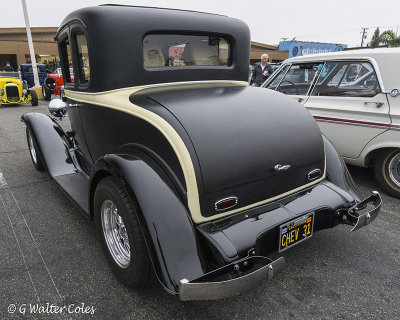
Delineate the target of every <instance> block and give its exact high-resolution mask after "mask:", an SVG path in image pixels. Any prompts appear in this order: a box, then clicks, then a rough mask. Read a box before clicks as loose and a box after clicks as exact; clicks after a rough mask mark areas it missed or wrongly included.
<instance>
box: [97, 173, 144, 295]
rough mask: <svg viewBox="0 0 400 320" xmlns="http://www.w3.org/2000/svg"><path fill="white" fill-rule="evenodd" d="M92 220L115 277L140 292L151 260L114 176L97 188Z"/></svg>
mask: <svg viewBox="0 0 400 320" xmlns="http://www.w3.org/2000/svg"><path fill="white" fill-rule="evenodd" d="M94 218H95V222H96V228H97V231H98V233H99V236H100V240H101V245H102V247H103V250H104V253H105V255H106V257H107V260H108V262H109V264H110V266H111V268H112V269H113V271H114V273H115V274H116V276H117V277H118V278H119V280H120V281H121V282H122V283H123V284H125V285H127V286H128V287H131V288H134V289H143V288H144V287H145V286H146V285H147V284H148V282H149V280H150V275H151V262H150V257H149V254H148V251H147V247H146V243H145V239H144V237H143V234H142V230H141V229H140V226H139V222H138V221H137V216H136V209H135V207H134V205H133V203H132V201H131V199H130V197H129V195H128V194H127V192H126V191H125V188H124V187H123V186H122V185H121V183H119V182H118V180H117V179H115V178H114V177H106V178H104V179H103V180H101V181H100V182H99V184H98V185H97V188H96V191H95V195H94Z"/></svg>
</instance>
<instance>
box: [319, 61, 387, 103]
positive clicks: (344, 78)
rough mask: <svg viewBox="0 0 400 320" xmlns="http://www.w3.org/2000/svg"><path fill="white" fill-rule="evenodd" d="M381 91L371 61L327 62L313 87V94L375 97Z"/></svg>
mask: <svg viewBox="0 0 400 320" xmlns="http://www.w3.org/2000/svg"><path fill="white" fill-rule="evenodd" d="M379 92H381V90H380V86H379V82H378V78H377V76H376V73H375V70H374V68H373V66H372V64H371V63H369V62H354V61H349V62H327V63H326V64H325V66H324V68H323V70H322V71H321V75H320V77H319V79H318V81H317V84H316V86H315V87H314V89H313V92H312V95H313V96H316V95H317V96H347V97H373V96H375V95H376V94H378V93H379Z"/></svg>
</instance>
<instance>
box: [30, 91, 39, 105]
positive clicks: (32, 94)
mask: <svg viewBox="0 0 400 320" xmlns="http://www.w3.org/2000/svg"><path fill="white" fill-rule="evenodd" d="M31 97H32V100H31V103H32V106H34V107H36V106H37V105H38V104H39V99H38V96H37V94H36V92H35V91H33V90H31Z"/></svg>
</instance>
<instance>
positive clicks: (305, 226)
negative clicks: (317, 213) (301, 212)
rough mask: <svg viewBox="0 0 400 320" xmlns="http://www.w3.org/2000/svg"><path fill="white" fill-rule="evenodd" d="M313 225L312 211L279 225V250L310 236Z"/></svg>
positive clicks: (283, 249)
mask: <svg viewBox="0 0 400 320" xmlns="http://www.w3.org/2000/svg"><path fill="white" fill-rule="evenodd" d="M313 227H314V212H312V213H309V214H306V215H305V216H302V217H301V218H299V219H296V220H293V221H289V222H287V223H285V224H282V225H281V226H280V233H279V252H281V251H285V250H286V249H289V248H290V247H293V246H294V245H296V244H298V243H300V242H302V241H304V240H307V239H308V238H311V236H312V233H313Z"/></svg>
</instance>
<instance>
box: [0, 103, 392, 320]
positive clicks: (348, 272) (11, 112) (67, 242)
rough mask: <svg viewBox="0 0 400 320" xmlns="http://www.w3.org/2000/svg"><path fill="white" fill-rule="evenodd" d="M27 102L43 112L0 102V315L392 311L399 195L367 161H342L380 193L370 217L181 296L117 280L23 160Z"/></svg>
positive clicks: (353, 314) (87, 224) (79, 220)
mask: <svg viewBox="0 0 400 320" xmlns="http://www.w3.org/2000/svg"><path fill="white" fill-rule="evenodd" d="M35 111H38V112H44V113H48V112H47V104H46V103H44V102H40V103H39V106H38V107H32V106H30V105H19V106H0V319H10V318H11V319H12V318H22V317H24V318H27V319H37V318H39V317H40V318H46V317H49V318H50V317H51V318H66V319H70V318H73V319H75V318H76V319H82V318H93V319H107V318H113V319H191V320H192V319H288V318H293V319H361V318H362V319H395V318H397V319H398V318H399V317H400V316H399V314H400V268H399V265H400V253H399V243H400V235H399V219H400V213H399V206H400V200H398V199H395V198H392V197H390V196H387V195H385V194H384V193H383V192H382V191H381V190H380V189H379V188H378V187H377V186H376V184H375V182H374V180H373V177H372V171H371V170H368V169H362V168H355V167H352V168H350V171H351V173H352V175H353V177H354V179H355V181H356V183H357V185H358V186H359V187H360V190H361V192H362V193H363V194H364V196H367V195H369V194H370V192H371V191H372V190H378V191H380V192H381V194H382V197H383V201H384V202H383V208H382V210H381V213H380V215H379V216H378V218H377V219H376V220H375V221H374V222H373V223H372V224H371V225H369V226H367V227H365V228H362V229H361V230H358V231H356V232H354V233H349V231H350V227H349V226H344V225H343V226H338V227H336V228H334V229H330V230H324V231H321V232H318V233H316V234H314V235H313V237H312V238H311V239H309V240H307V241H305V242H303V243H301V244H299V245H297V246H295V247H294V248H292V249H290V250H288V251H285V252H283V256H284V257H285V259H286V261H287V263H288V268H287V269H286V270H284V271H283V272H282V273H281V274H279V275H278V276H277V277H276V278H274V279H273V280H271V281H269V282H265V283H263V284H261V285H260V286H259V287H258V288H256V289H255V290H253V291H250V292H248V293H245V294H242V295H240V296H237V297H233V298H230V299H225V300H222V301H196V302H185V303H183V302H181V301H179V299H178V298H177V297H174V296H171V295H169V294H168V293H166V292H165V291H163V290H162V289H161V287H160V286H159V285H158V284H157V282H156V281H153V283H152V284H151V285H150V286H149V288H148V289H146V290H145V291H143V292H135V291H133V290H130V289H129V288H126V287H124V286H123V285H122V284H120V283H119V282H118V280H117V279H116V278H115V276H114V275H113V273H112V272H111V270H110V268H109V267H108V265H107V261H106V259H105V257H104V256H103V252H102V249H101V246H100V243H99V241H98V239H97V234H96V230H95V227H94V225H93V223H92V222H91V221H89V220H88V219H86V218H85V217H84V216H83V215H82V214H81V212H80V211H79V210H78V209H77V208H76V207H75V206H74V205H73V204H72V202H71V201H70V200H69V199H68V198H67V197H66V196H65V195H64V194H63V192H62V191H61V190H60V189H59V188H58V187H57V186H56V185H55V183H53V182H52V181H51V179H50V178H49V177H48V176H47V175H46V174H45V173H40V172H37V171H35V169H34V167H33V165H32V163H31V159H30V156H29V153H28V148H27V143H26V134H25V127H24V124H23V123H22V122H20V120H19V119H20V117H21V115H22V114H24V113H26V112H35ZM62 126H68V119H66V120H63V122H62ZM40 306H42V307H43V308H42V309H37V311H35V310H34V308H37V307H40ZM32 307H33V309H32ZM63 307H65V308H64V309H63V313H62V314H60V313H56V312H55V310H56V309H57V308H60V309H61V308H63ZM60 309H58V311H60ZM35 312H36V313H35Z"/></svg>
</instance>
